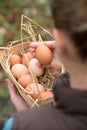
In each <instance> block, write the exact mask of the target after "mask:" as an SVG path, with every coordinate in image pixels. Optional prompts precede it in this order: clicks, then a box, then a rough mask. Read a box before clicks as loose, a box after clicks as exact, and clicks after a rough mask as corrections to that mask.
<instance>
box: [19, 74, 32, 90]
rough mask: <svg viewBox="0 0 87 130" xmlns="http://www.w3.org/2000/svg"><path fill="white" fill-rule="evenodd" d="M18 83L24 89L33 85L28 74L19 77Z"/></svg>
mask: <svg viewBox="0 0 87 130" xmlns="http://www.w3.org/2000/svg"><path fill="white" fill-rule="evenodd" d="M18 82H19V83H20V84H21V85H22V87H24V88H25V87H27V86H28V85H29V84H31V83H33V79H32V77H31V75H30V74H25V75H22V76H20V77H19V79H18Z"/></svg>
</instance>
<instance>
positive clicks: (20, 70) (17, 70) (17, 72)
mask: <svg viewBox="0 0 87 130" xmlns="http://www.w3.org/2000/svg"><path fill="white" fill-rule="evenodd" d="M11 72H12V74H13V76H14V77H15V78H16V79H18V78H19V77H20V76H22V75H24V74H28V73H29V70H28V68H27V67H26V66H25V65H23V64H15V65H13V66H12V68H11Z"/></svg>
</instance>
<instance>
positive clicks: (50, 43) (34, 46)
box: [29, 41, 55, 51]
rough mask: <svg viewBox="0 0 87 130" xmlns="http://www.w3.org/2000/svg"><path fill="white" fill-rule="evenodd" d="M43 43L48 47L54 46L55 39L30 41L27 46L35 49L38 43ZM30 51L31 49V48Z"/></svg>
mask: <svg viewBox="0 0 87 130" xmlns="http://www.w3.org/2000/svg"><path fill="white" fill-rule="evenodd" d="M40 44H44V45H46V46H48V47H49V48H55V41H43V42H32V43H31V44H30V45H29V47H30V48H34V49H36V48H37V46H38V45H40ZM31 51H32V50H31Z"/></svg>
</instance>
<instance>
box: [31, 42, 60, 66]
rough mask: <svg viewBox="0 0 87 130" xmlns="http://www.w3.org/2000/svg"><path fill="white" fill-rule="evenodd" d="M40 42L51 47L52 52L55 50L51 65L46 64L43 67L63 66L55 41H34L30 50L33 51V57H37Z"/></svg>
mask: <svg viewBox="0 0 87 130" xmlns="http://www.w3.org/2000/svg"><path fill="white" fill-rule="evenodd" d="M39 44H44V45H46V46H47V47H49V48H50V49H51V50H52V52H53V60H52V62H51V63H50V64H49V65H46V66H42V67H51V68H55V67H61V66H62V63H61V61H60V60H59V58H58V56H57V53H56V48H55V41H43V42H32V43H31V44H30V45H29V47H30V49H29V51H30V52H31V54H32V55H33V57H35V55H36V48H37V46H38V45H39Z"/></svg>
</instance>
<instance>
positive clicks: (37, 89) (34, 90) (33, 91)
mask: <svg viewBox="0 0 87 130" xmlns="http://www.w3.org/2000/svg"><path fill="white" fill-rule="evenodd" d="M25 89H26V91H27V92H30V95H31V97H33V98H36V97H37V96H38V95H39V94H41V93H42V92H44V91H45V88H44V87H43V86H42V85H41V84H39V83H38V84H37V86H36V85H35V84H34V83H32V84H29V85H28V86H27V87H26V88H25Z"/></svg>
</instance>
